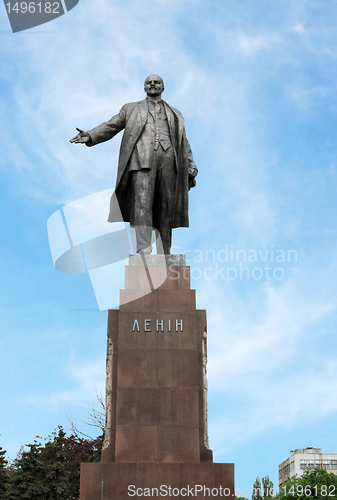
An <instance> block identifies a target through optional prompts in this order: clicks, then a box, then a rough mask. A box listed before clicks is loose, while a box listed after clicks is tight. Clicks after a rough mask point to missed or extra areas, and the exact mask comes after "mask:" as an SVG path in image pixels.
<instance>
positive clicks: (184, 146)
mask: <svg viewBox="0 0 337 500" xmlns="http://www.w3.org/2000/svg"><path fill="white" fill-rule="evenodd" d="M144 90H145V92H146V94H147V97H146V98H145V99H144V100H142V101H140V102H131V103H128V104H124V106H122V108H121V110H120V111H119V113H118V114H117V115H115V116H113V117H112V118H111V119H110V120H109V121H107V122H103V123H101V124H100V125H98V126H97V127H95V128H93V129H91V130H88V131H87V132H84V131H83V130H81V129H79V128H77V130H78V131H79V134H77V135H76V136H75V137H74V138H73V139H71V141H70V142H72V143H76V144H78V143H82V144H86V145H87V146H95V145H96V144H99V143H100V142H104V141H108V140H109V139H112V137H114V136H115V135H116V134H118V132H120V131H121V130H123V129H124V134H123V138H122V142H121V148H120V154H119V162H118V172H117V181H116V188H115V193H114V195H113V196H112V197H111V203H110V214H109V218H108V221H109V222H117V221H118V220H120V215H117V214H120V213H121V214H122V217H123V220H124V221H125V222H130V225H131V227H135V229H136V239H137V253H143V254H150V253H151V251H152V247H151V235H152V229H153V228H154V229H157V230H158V231H159V234H160V236H161V243H162V248H160V246H159V245H157V251H158V253H164V254H169V253H170V249H171V240H172V228H175V227H188V225H189V224H188V191H189V189H190V188H191V187H194V186H195V184H196V181H195V177H196V175H197V173H198V170H197V168H196V165H195V163H194V161H193V156H192V151H191V148H190V145H189V143H188V140H187V138H186V134H185V127H184V118H183V116H182V114H181V113H180V111H178V110H177V109H175V108H173V107H172V106H170V105H168V104H167V103H166V102H165V101H164V100H162V99H161V94H162V92H163V91H164V82H163V79H162V78H161V77H160V76H158V75H150V76H148V77H147V78H146V80H145V83H144ZM117 204H118V206H119V209H120V210H118V209H117Z"/></svg>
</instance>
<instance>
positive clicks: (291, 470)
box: [278, 448, 337, 486]
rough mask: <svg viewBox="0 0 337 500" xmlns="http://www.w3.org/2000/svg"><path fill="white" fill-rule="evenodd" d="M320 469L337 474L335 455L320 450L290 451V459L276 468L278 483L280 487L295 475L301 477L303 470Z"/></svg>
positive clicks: (303, 449) (336, 456)
mask: <svg viewBox="0 0 337 500" xmlns="http://www.w3.org/2000/svg"><path fill="white" fill-rule="evenodd" d="M314 467H320V468H321V469H326V470H327V471H329V472H332V473H333V474H337V453H322V451H321V449H320V448H300V449H298V450H291V451H290V457H289V458H287V459H286V460H285V461H284V462H282V463H281V464H280V465H279V466H278V483H279V486H281V485H282V484H283V483H285V482H286V481H287V479H288V478H293V477H294V476H295V475H296V474H297V475H298V476H301V475H302V474H303V472H304V470H305V469H313V468H314Z"/></svg>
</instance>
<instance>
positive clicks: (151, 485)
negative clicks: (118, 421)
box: [80, 462, 235, 500]
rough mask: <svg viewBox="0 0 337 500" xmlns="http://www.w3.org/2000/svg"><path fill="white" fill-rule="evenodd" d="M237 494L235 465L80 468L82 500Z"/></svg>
mask: <svg viewBox="0 0 337 500" xmlns="http://www.w3.org/2000/svg"><path fill="white" fill-rule="evenodd" d="M234 494H235V493H234V464H215V463H194V464H182V463H166V464H165V463H131V464H130V463H129V464H127V463H116V462H115V463H104V462H101V463H82V464H81V494H80V499H81V500H132V499H134V500H140V499H141V498H142V500H144V497H150V498H154V499H158V500H161V499H164V498H165V497H166V498H167V500H169V499H170V498H171V499H177V500H186V499H188V498H197V499H199V500H201V499H204V500H214V499H222V500H224V499H226V498H228V500H234Z"/></svg>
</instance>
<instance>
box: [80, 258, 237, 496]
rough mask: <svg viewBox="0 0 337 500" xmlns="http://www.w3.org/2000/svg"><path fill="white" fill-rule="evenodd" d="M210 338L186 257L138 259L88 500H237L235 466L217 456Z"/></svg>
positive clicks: (114, 352)
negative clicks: (149, 499) (172, 499)
mask: <svg viewBox="0 0 337 500" xmlns="http://www.w3.org/2000/svg"><path fill="white" fill-rule="evenodd" d="M206 331H207V328H206V311H203V310H196V305H195V291H194V290H191V289H190V276H189V267H187V266H186V265H185V260H184V256H167V261H166V263H165V260H164V257H163V256H161V257H160V256H158V257H157V256H149V257H146V258H145V257H143V258H141V257H140V256H133V257H130V265H129V266H127V267H126V277H125V290H121V292H120V308H119V310H110V311H109V313H108V343H107V382H106V390H107V422H106V437H105V442H104V447H103V450H102V461H101V463H96V464H92V463H86V464H82V466H81V496H80V498H81V500H102V499H103V500H115V499H116V500H117V499H118V500H122V499H124V498H125V499H130V498H132V497H133V496H134V497H137V496H144V488H149V489H150V490H151V492H150V493H153V494H150V495H147V496H158V497H159V498H160V497H162V496H176V497H178V498H180V493H181V491H182V497H183V496H197V497H198V498H209V497H212V498H215V497H218V496H219V497H223V496H232V495H233V496H234V465H233V464H213V459H212V451H211V450H210V449H208V437H207V403H206V395H207V382H206V359H207V357H206V356H207V346H206ZM195 485H198V487H199V491H195V489H193V493H194V494H193V495H192V494H191V493H189V491H188V490H186V493H187V495H184V493H185V490H184V488H187V487H190V491H192V490H191V488H195ZM160 487H161V488H162V490H160ZM169 487H171V488H176V491H175V493H177V492H178V490H179V492H180V493H179V492H178V495H172V494H171V495H170V494H169V490H168V488H169ZM201 487H202V488H206V489H203V490H202V491H200V488H201ZM220 487H221V488H222V494H221V489H220ZM152 488H154V490H152ZM165 488H167V492H168V493H167V495H165ZM137 489H138V492H137V491H136V490H137ZM182 489H183V490H182ZM197 490H198V488H197ZM212 490H213V491H212ZM225 490H226V495H225V494H224V491H225ZM209 491H210V494H209ZM137 493H138V495H137ZM141 493H143V495H141ZM188 493H189V494H188ZM195 493H197V495H195ZM145 496H146V495H145Z"/></svg>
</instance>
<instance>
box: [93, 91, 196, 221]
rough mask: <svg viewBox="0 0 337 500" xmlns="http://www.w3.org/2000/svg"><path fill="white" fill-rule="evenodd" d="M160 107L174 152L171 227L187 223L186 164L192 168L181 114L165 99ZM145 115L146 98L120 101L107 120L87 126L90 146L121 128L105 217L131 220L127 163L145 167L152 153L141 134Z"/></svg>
mask: <svg viewBox="0 0 337 500" xmlns="http://www.w3.org/2000/svg"><path fill="white" fill-rule="evenodd" d="M163 103H164V108H165V112H166V116H167V121H168V126H169V130H170V136H171V142H172V147H173V151H174V156H175V167H176V185H175V193H174V200H175V201H174V212H173V219H172V227H188V225H189V222H188V191H189V187H190V185H189V173H188V169H189V167H192V168H193V167H194V168H195V163H194V161H193V155H192V151H191V148H190V145H189V143H188V140H187V138H186V133H185V127H184V118H183V116H182V114H181V113H180V111H178V110H177V109H175V108H173V107H171V106H169V105H168V104H167V103H166V102H165V101H163ZM147 118H148V101H147V99H144V100H142V101H139V102H130V103H128V104H124V106H123V107H122V108H121V110H120V112H119V113H118V114H117V115H115V116H113V117H112V118H111V119H110V120H109V121H107V122H103V123H101V124H100V125H98V126H97V127H95V128H93V129H92V130H88V133H89V134H90V137H91V142H90V143H88V144H87V145H88V146H94V145H95V144H99V143H100V142H104V141H107V140H109V139H112V137H114V136H115V135H116V134H118V132H120V131H121V130H123V129H124V134H123V138H122V142H121V147H120V153H119V161H118V171H117V180H116V187H115V193H114V194H113V195H112V197H111V202H110V214H109V218H108V221H109V222H117V221H120V220H121V216H122V220H124V221H125V222H131V224H132V222H133V221H132V213H130V201H131V196H132V192H131V182H130V181H131V179H130V175H129V171H130V165H133V167H132V168H133V169H141V168H149V167H150V166H151V157H152V155H153V145H152V146H151V143H150V142H149V141H148V140H147V138H146V137H144V135H145V134H143V131H144V128H145V124H146V121H147ZM116 202H118V203H116Z"/></svg>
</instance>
